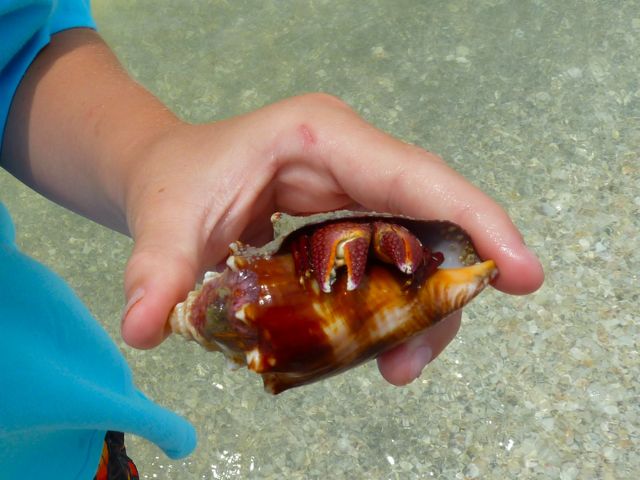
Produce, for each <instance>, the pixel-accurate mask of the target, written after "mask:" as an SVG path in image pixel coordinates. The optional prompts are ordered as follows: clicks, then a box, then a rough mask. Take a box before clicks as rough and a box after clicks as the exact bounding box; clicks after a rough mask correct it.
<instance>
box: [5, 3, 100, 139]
mask: <svg viewBox="0 0 640 480" xmlns="http://www.w3.org/2000/svg"><path fill="white" fill-rule="evenodd" d="M76 27H86V28H95V27H96V25H95V22H94V21H93V18H92V17H91V8H90V5H89V0H2V1H0V146H1V145H2V140H3V138H4V131H5V126H6V123H7V116H8V115H9V109H10V108H11V101H12V100H13V97H14V94H15V92H16V89H17V88H18V85H19V84H20V80H22V77H23V76H24V74H25V72H26V71H27V68H29V65H31V62H33V60H34V58H36V55H37V54H38V52H40V50H42V48H43V47H44V46H45V45H47V43H49V40H50V38H51V35H53V34H55V33H58V32H60V31H62V30H66V29H69V28H76Z"/></svg>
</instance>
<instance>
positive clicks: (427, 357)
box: [411, 345, 433, 380]
mask: <svg viewBox="0 0 640 480" xmlns="http://www.w3.org/2000/svg"><path fill="white" fill-rule="evenodd" d="M432 357H433V352H432V351H431V348H430V347H428V346H427V345H422V346H420V347H418V348H416V349H415V350H414V351H413V354H412V358H411V369H412V371H413V372H414V374H415V375H414V380H415V379H416V378H418V377H419V376H420V375H421V374H422V370H424V367H425V366H426V365H427V364H428V363H429V362H430V361H431V358H432Z"/></svg>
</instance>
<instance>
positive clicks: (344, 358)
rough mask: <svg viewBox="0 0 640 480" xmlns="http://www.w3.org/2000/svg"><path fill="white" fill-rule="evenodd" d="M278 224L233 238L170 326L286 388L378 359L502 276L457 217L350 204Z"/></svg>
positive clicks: (276, 388) (269, 386)
mask: <svg viewBox="0 0 640 480" xmlns="http://www.w3.org/2000/svg"><path fill="white" fill-rule="evenodd" d="M272 222H273V225H274V235H275V239H274V240H273V241H272V242H270V243H268V244H267V245H265V246H264V247H262V248H255V247H251V246H248V245H244V244H241V243H240V242H234V243H232V244H231V245H230V250H231V254H230V256H229V258H228V260H227V265H228V267H227V268H226V269H225V270H224V271H222V272H220V273H216V272H210V273H207V274H206V275H205V278H204V281H203V283H202V285H201V286H199V287H198V288H197V289H196V290H194V291H193V292H191V293H190V294H189V296H188V297H187V299H186V300H185V301H184V302H182V303H180V304H178V305H177V306H176V307H175V308H174V310H173V312H172V314H171V317H170V320H169V322H170V326H171V329H172V331H173V332H175V333H179V334H181V335H183V336H184V337H186V338H188V339H190V340H195V341H196V342H198V343H200V344H201V345H202V346H203V347H205V348H207V349H209V350H214V351H220V352H222V353H223V354H224V355H225V356H226V357H227V359H228V360H230V361H231V362H232V363H233V364H234V365H236V366H243V365H246V366H247V367H248V368H249V369H251V370H253V371H255V372H257V373H259V374H260V375H262V378H263V380H264V385H265V389H266V390H267V391H269V392H271V393H274V394H275V393H279V392H282V391H284V390H287V389H289V388H292V387H297V386H300V385H304V384H308V383H311V382H315V381H317V380H320V379H322V378H326V377H328V376H331V375H335V374H337V373H340V372H343V371H345V370H348V369H350V368H353V367H355V366H357V365H359V364H361V363H363V362H366V361H368V360H370V359H372V358H375V357H376V356H378V355H380V354H381V353H383V352H385V351H386V350H389V349H390V348H392V347H394V346H396V345H398V344H400V343H402V342H404V341H406V340H407V339H409V338H411V337H413V336H415V335H417V334H419V333H421V332H423V331H424V330H426V329H427V328H429V327H430V326H432V325H433V324H434V323H436V322H438V321H439V320H441V319H442V318H444V317H446V316H447V315H449V314H450V313H452V312H454V311H456V310H458V309H460V308H462V307H463V306H464V305H466V304H467V303H468V302H469V301H470V300H471V299H472V298H473V297H475V296H476V295H477V294H478V293H480V292H481V291H482V290H483V289H484V288H485V287H486V286H487V285H488V284H489V282H490V281H491V280H492V279H493V278H494V277H495V276H496V275H497V269H496V266H495V263H494V262H493V261H492V260H487V261H484V262H481V261H480V259H479V258H478V255H477V254H476V252H475V250H474V248H473V245H472V243H471V240H470V239H469V236H468V235H467V234H466V233H465V232H464V231H463V230H462V229H461V228H460V227H458V226H457V225H455V224H453V223H451V222H445V221H420V220H415V219H411V218H407V217H401V216H392V215H388V214H381V213H373V212H353V211H347V210H343V211H338V212H330V213H325V214H316V215H309V216H304V217H294V216H289V215H286V214H282V213H277V214H275V215H274V216H273V217H272Z"/></svg>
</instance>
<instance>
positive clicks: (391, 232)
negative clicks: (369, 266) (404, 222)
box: [373, 222, 430, 275]
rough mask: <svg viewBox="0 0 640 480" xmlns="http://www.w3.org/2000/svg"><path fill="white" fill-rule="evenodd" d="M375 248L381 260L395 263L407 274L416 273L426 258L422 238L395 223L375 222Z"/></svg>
mask: <svg viewBox="0 0 640 480" xmlns="http://www.w3.org/2000/svg"><path fill="white" fill-rule="evenodd" d="M373 250H374V252H375V253H376V256H377V257H378V258H379V259H380V260H382V261H383V262H387V263H391V264H393V265H395V266H396V267H398V269H399V270H400V271H401V272H403V273H406V274H407V275H411V274H413V273H415V272H416V271H417V270H418V268H419V267H420V265H422V261H423V258H424V248H423V246H422V244H421V243H420V240H418V239H417V238H416V237H415V236H414V235H413V234H412V233H411V232H409V230H407V229H406V228H404V227H402V226H400V225H396V224H393V223H385V222H374V223H373ZM429 255H430V253H429Z"/></svg>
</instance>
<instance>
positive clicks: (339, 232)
mask: <svg viewBox="0 0 640 480" xmlns="http://www.w3.org/2000/svg"><path fill="white" fill-rule="evenodd" d="M370 241H371V227H370V225H368V224H365V223H353V222H339V223H332V224H329V225H325V226H323V227H320V228H318V229H317V230H316V231H315V232H313V234H312V235H311V242H310V243H311V265H312V267H313V271H314V273H315V275H316V279H317V281H318V283H319V284H320V289H321V290H322V291H323V292H326V293H329V292H331V285H332V284H333V283H334V282H335V280H336V269H337V268H339V267H342V266H346V267H347V290H349V291H351V290H355V289H356V288H357V287H358V285H359V284H360V282H361V281H362V278H363V276H364V272H365V269H366V266H367V253H368V251H369V243H370Z"/></svg>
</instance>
